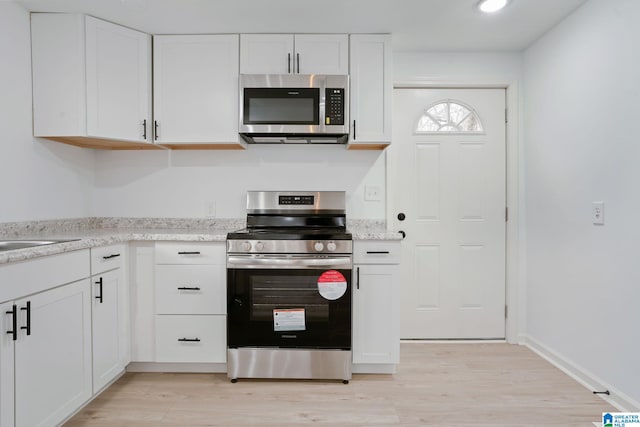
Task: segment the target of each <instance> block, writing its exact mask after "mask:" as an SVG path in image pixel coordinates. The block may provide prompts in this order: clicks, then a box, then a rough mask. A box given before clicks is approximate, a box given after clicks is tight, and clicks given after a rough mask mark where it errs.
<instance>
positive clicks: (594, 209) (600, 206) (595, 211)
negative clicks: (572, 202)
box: [591, 202, 604, 225]
mask: <svg viewBox="0 0 640 427" xmlns="http://www.w3.org/2000/svg"><path fill="white" fill-rule="evenodd" d="M591 219H592V220H593V223H594V224H596V225H604V202H592V203H591Z"/></svg>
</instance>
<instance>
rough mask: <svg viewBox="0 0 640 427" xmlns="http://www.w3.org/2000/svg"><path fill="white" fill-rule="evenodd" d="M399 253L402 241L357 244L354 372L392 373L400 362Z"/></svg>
mask: <svg viewBox="0 0 640 427" xmlns="http://www.w3.org/2000/svg"><path fill="white" fill-rule="evenodd" d="M399 249H400V243H399V241H356V242H354V251H353V252H354V266H353V275H354V280H353V282H354V285H353V287H354V289H353V363H354V372H374V373H375V372H392V371H394V370H395V365H396V364H398V363H399V362H400V330H399V325H400V318H399V315H400V312H399V300H400V288H399V285H400V283H399V277H400V265H399V253H400V251H399ZM359 364H360V365H363V366H365V365H378V366H377V368H381V369H376V367H375V366H373V367H372V366H367V367H364V368H362V369H358V365H359Z"/></svg>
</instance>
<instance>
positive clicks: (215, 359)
mask: <svg viewBox="0 0 640 427" xmlns="http://www.w3.org/2000/svg"><path fill="white" fill-rule="evenodd" d="M225 319H226V316H208V315H201V316H195V315H192V316H177V315H161V316H156V361H157V362H191V363H225V362H226V361H227V356H226V355H227V337H226V322H225Z"/></svg>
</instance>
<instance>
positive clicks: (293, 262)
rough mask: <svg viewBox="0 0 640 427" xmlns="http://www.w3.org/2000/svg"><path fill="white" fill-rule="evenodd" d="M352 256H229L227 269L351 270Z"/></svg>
mask: <svg viewBox="0 0 640 427" xmlns="http://www.w3.org/2000/svg"><path fill="white" fill-rule="evenodd" d="M351 265H352V259H351V256H350V255H345V256H332V257H328V258H316V257H296V256H288V257H283V256H282V255H275V256H269V255H260V256H255V255H227V268H292V269H295V268H341V269H350V268H351Z"/></svg>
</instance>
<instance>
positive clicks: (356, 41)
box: [349, 34, 393, 148]
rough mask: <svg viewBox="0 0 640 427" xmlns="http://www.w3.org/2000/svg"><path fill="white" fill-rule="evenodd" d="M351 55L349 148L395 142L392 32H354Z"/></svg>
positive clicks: (369, 146)
mask: <svg viewBox="0 0 640 427" xmlns="http://www.w3.org/2000/svg"><path fill="white" fill-rule="evenodd" d="M350 58H351V59H350V73H349V75H350V78H351V114H350V117H351V137H350V138H349V148H384V147H385V146H386V145H388V144H390V143H391V96H392V91H393V80H392V77H391V69H392V67H391V36H390V35H387V34H381V35H379V34H373V35H369V34H367V35H363V34H357V35H356V34H353V35H351V40H350Z"/></svg>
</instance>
